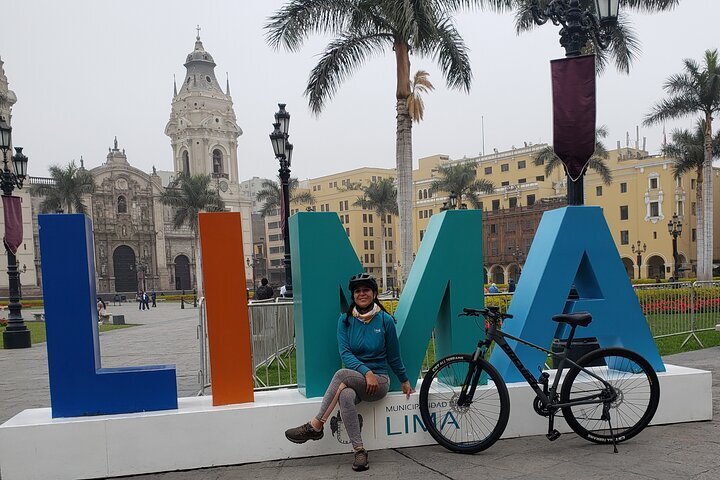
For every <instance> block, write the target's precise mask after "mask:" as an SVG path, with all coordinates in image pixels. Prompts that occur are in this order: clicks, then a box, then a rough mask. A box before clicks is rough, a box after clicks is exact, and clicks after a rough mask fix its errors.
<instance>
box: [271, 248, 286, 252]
mask: <svg viewBox="0 0 720 480" xmlns="http://www.w3.org/2000/svg"><path fill="white" fill-rule="evenodd" d="M284 251H285V247H270V253H283V252H284Z"/></svg>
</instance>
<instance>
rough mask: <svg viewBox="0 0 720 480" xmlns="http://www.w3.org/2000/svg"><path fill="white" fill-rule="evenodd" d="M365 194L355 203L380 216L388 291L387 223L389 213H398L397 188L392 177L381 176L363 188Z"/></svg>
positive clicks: (383, 285) (381, 252)
mask: <svg viewBox="0 0 720 480" xmlns="http://www.w3.org/2000/svg"><path fill="white" fill-rule="evenodd" d="M361 190H362V192H363V195H362V196H361V197H358V198H357V201H355V203H353V205H354V206H356V207H361V208H363V209H365V210H373V211H374V212H375V213H376V214H377V215H378V216H379V217H380V255H381V256H382V291H383V292H385V291H387V270H386V269H387V264H386V258H385V223H386V220H387V216H388V215H397V214H398V204H397V188H395V181H394V180H393V179H392V178H381V179H380V180H377V181H374V182H372V183H371V184H370V185H368V186H367V187H362V188H361Z"/></svg>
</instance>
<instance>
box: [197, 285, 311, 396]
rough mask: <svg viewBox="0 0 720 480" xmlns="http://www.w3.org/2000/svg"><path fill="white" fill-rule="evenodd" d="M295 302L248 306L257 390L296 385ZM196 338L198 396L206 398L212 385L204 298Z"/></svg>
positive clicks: (284, 301)
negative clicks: (197, 342)
mask: <svg viewBox="0 0 720 480" xmlns="http://www.w3.org/2000/svg"><path fill="white" fill-rule="evenodd" d="M292 306H293V304H292V300H289V299H288V300H284V299H280V298H278V299H272V300H260V301H254V302H251V303H250V304H249V305H248V313H249V321H250V338H251V346H252V366H253V382H254V384H255V390H262V389H265V388H280V387H288V386H296V385H297V378H296V368H295V359H294V356H293V355H292V353H293V351H294V349H295V322H294V320H293V308H292ZM198 307H199V319H198V327H197V338H198V341H199V342H200V370H198V384H199V385H200V390H199V391H198V395H204V394H205V390H206V389H207V388H209V387H210V386H211V384H212V376H211V371H210V361H209V358H208V340H207V316H206V308H205V298H204V297H201V298H200V299H198Z"/></svg>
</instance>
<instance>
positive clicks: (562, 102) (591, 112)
mask: <svg viewBox="0 0 720 480" xmlns="http://www.w3.org/2000/svg"><path fill="white" fill-rule="evenodd" d="M550 67H551V70H552V90H553V150H554V151H555V154H556V155H557V156H558V157H560V160H562V162H563V164H564V165H565V171H566V172H567V174H568V175H569V176H570V178H571V179H572V180H573V181H574V180H577V179H578V178H580V177H581V176H582V174H583V172H584V170H585V167H586V166H587V163H588V160H590V157H591V156H592V155H593V153H594V152H595V55H583V56H580V57H569V58H563V59H559V60H553V61H551V62H550Z"/></svg>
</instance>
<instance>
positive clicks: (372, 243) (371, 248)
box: [370, 240, 375, 250]
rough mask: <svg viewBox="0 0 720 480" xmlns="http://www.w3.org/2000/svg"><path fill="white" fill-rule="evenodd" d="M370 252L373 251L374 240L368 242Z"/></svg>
mask: <svg viewBox="0 0 720 480" xmlns="http://www.w3.org/2000/svg"><path fill="white" fill-rule="evenodd" d="M370 250H375V240H370Z"/></svg>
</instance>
